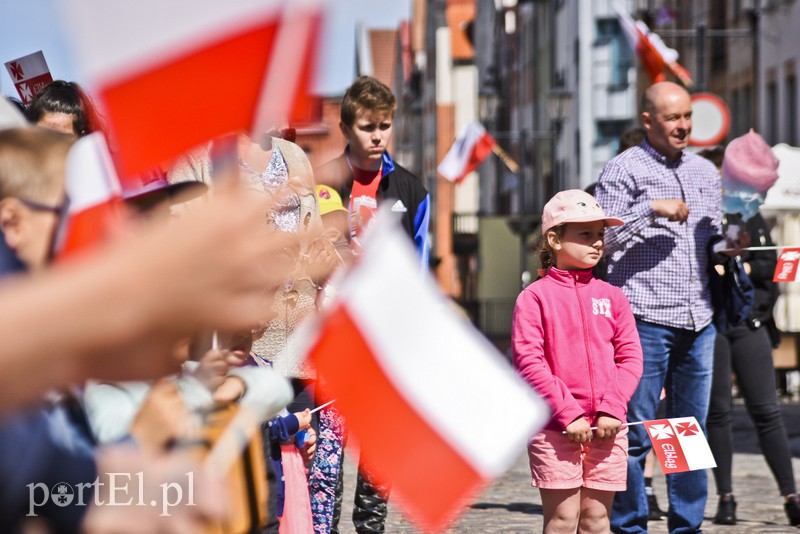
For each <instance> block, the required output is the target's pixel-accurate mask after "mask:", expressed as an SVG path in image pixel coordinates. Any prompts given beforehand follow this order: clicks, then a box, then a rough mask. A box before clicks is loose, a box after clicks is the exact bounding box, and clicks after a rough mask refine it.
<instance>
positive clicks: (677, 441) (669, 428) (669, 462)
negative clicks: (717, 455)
mask: <svg viewBox="0 0 800 534" xmlns="http://www.w3.org/2000/svg"><path fill="white" fill-rule="evenodd" d="M643 424H644V426H645V428H647V434H648V435H649V436H650V442H651V443H652V444H653V450H654V451H655V453H656V457H657V458H658V461H659V463H660V465H661V470H662V471H663V472H664V474H665V475H669V474H672V473H683V472H684V471H696V470H698V469H709V468H712V467H717V463H716V462H715V461H714V455H713V454H712V453H711V448H710V447H709V446H708V441H706V436H705V435H704V434H703V430H702V429H701V428H700V425H699V424H698V423H697V419H695V418H694V417H676V418H673V419H656V420H655V421H645V422H644V423H643Z"/></svg>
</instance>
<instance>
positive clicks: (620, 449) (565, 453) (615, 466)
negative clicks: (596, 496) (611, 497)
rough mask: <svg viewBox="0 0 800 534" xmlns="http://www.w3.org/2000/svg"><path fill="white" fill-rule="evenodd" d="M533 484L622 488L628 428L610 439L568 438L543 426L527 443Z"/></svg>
mask: <svg viewBox="0 0 800 534" xmlns="http://www.w3.org/2000/svg"><path fill="white" fill-rule="evenodd" d="M528 458H529V459H530V464H531V477H532V482H531V484H532V485H533V486H536V487H539V488H544V489H572V488H580V487H585V488H590V489H596V490H602V491H624V490H625V487H626V481H627V476H628V428H627V427H623V428H621V429H620V431H619V433H618V434H617V435H616V436H615V437H614V439H593V440H592V441H590V442H588V443H576V442H574V441H570V439H569V438H568V437H567V435H566V434H562V433H561V432H559V431H556V430H543V431H542V432H540V433H539V434H536V435H535V436H534V437H533V438H531V441H530V443H529V444H528Z"/></svg>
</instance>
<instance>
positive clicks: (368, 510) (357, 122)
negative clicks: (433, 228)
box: [312, 76, 430, 534]
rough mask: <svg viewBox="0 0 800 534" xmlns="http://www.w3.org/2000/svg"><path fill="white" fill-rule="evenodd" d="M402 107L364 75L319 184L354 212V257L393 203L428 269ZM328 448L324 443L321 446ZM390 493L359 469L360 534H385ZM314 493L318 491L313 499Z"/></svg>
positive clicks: (423, 204) (420, 198) (421, 197)
mask: <svg viewBox="0 0 800 534" xmlns="http://www.w3.org/2000/svg"><path fill="white" fill-rule="evenodd" d="M396 107H397V102H396V100H395V98H394V95H392V92H391V90H390V89H389V88H388V87H387V86H386V85H384V84H383V83H381V82H380V81H378V80H376V79H375V78H371V77H369V76H361V77H359V78H358V79H357V80H356V81H355V82H354V83H353V84H352V85H351V86H350V87H349V88H348V89H347V91H346V92H345V95H344V99H343V100H342V109H341V122H340V123H339V129H340V130H341V132H342V135H344V137H345V139H346V140H347V147H346V148H345V150H344V153H343V154H342V155H340V156H339V157H337V158H335V159H333V160H331V161H329V162H327V163H326V164H324V165H323V166H322V167H320V168H319V169H317V170H316V172H315V177H316V180H317V183H318V184H322V185H326V186H330V187H332V188H333V189H335V190H336V191H337V192H338V193H339V195H340V196H341V198H342V202H343V205H344V206H345V207H346V208H347V210H348V212H349V217H348V219H349V232H350V246H351V249H352V253H353V254H354V255H358V254H360V253H361V252H362V247H363V241H362V236H363V234H364V232H365V231H366V229H367V228H368V227H369V225H370V222H371V221H372V219H373V218H374V216H375V214H376V212H377V210H378V206H379V205H381V204H384V203H389V205H390V206H391V210H392V211H393V212H397V213H400V214H401V221H402V225H403V228H404V229H405V230H406V232H407V233H408V235H409V237H410V238H411V239H412V240H413V241H414V245H415V247H416V250H417V252H418V255H419V260H420V269H421V270H426V269H427V268H428V251H429V246H428V224H429V221H430V197H429V195H428V192H427V191H426V190H425V187H424V186H423V185H422V182H421V181H420V180H419V178H417V177H416V176H414V175H413V174H412V173H411V172H409V171H408V170H406V169H404V168H403V167H401V166H400V165H398V164H397V163H395V162H394V161H393V160H392V157H391V156H390V155H389V152H388V151H387V148H388V146H389V141H390V140H391V138H392V120H393V119H394V111H395V109H396ZM321 430H322V429H321ZM320 434H321V435H322V431H320ZM323 447H324V444H322V443H320V448H323ZM339 477H341V471H340V472H339ZM340 487H341V484H339V487H337V495H336V503H337V510H336V511H335V512H334V519H333V524H332V528H331V532H338V530H337V526H336V524H337V523H338V515H339V514H338V511H339V506H340V504H341V489H340ZM388 490H389V488H388V487H380V488H376V487H375V486H374V485H373V483H372V482H371V481H370V480H369V475H368V474H367V473H365V472H364V469H363V466H359V476H358V482H357V485H356V495H355V506H354V508H353V524H354V525H355V528H356V532H358V533H359V534H364V533H382V532H383V531H384V523H385V519H386V513H387V509H386V500H385V498H386V497H387V496H388ZM313 494H314V492H313V491H312V497H313ZM316 520H317V518H315V521H316Z"/></svg>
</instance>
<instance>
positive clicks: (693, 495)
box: [596, 82, 722, 533]
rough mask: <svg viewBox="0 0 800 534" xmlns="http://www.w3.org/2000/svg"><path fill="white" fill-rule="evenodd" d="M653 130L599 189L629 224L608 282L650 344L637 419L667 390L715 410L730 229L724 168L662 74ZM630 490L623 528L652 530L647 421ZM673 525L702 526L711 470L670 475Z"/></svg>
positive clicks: (614, 235)
mask: <svg viewBox="0 0 800 534" xmlns="http://www.w3.org/2000/svg"><path fill="white" fill-rule="evenodd" d="M642 123H643V125H644V128H645V130H646V132H647V133H646V137H645V139H644V141H642V143H641V144H640V145H639V146H636V147H633V148H631V149H629V150H627V151H625V152H623V153H622V154H620V155H618V156H617V157H615V158H614V159H612V160H611V161H609V162H608V163H607V164H606V166H605V168H604V169H603V172H602V173H601V175H600V179H599V182H598V185H597V191H596V197H597V200H598V202H599V203H600V205H601V206H602V207H603V210H604V211H605V213H607V214H608V215H609V216H610V217H619V218H621V219H623V220H624V221H625V225H624V226H619V227H616V228H608V229H606V243H605V246H606V254H607V257H608V259H609V263H608V281H609V282H610V283H612V284H614V285H616V286H619V287H620V288H622V290H623V291H624V292H625V294H626V295H627V297H628V299H629V300H630V302H631V308H632V309H633V313H634V315H635V316H636V326H637V329H638V331H639V338H640V340H641V342H642V350H643V352H644V373H643V375H642V379H641V381H640V382H639V386H638V388H637V390H636V393H634V395H633V398H632V399H631V401H630V404H629V407H628V420H629V421H631V422H633V421H643V420H650V419H655V416H656V408H657V406H658V402H659V394H660V392H661V388H662V387H664V388H666V392H667V397H666V399H665V402H666V404H667V417H688V416H694V417H696V418H697V420H698V421H699V422H700V423H701V424H702V425H704V424H705V419H706V414H707V412H708V400H709V393H710V388H711V373H712V368H713V365H712V363H713V355H714V339H715V337H716V330H715V329H714V326H713V325H712V324H711V319H712V315H713V310H712V307H711V294H710V291H709V287H708V262H709V254H710V252H709V241H710V240H711V238H712V236H714V235H715V234H719V233H720V231H721V218H722V206H721V204H722V199H721V186H720V179H719V174H718V173H717V169H716V168H715V167H714V166H713V165H712V164H711V163H710V162H709V161H707V160H705V159H703V158H701V157H699V156H695V155H694V154H691V153H688V152H686V151H685V148H686V146H687V145H688V141H689V134H690V132H691V129H692V104H691V100H690V98H689V94H688V93H687V92H686V90H685V89H683V87H681V86H679V85H677V84H674V83H671V82H660V83H657V84H654V85H652V86H651V87H650V88H648V89H647V90H646V92H645V94H644V95H643V98H642ZM628 439H629V449H628V450H629V457H628V489H627V490H626V491H625V492H620V493H618V494H617V495H616V498H615V499H614V505H613V511H612V517H611V525H612V530H613V531H614V532H624V533H628V532H647V517H648V513H647V498H646V495H645V486H644V460H645V456H646V455H647V452H648V450H649V449H650V446H651V445H650V440H649V439H648V437H647V431H646V430H645V428H644V426H632V427H629V434H628ZM668 483H669V491H668V494H669V500H670V508H669V515H668V519H667V521H668V527H669V530H670V532H673V533H677V532H697V531H699V530H700V525H701V523H702V521H703V511H704V509H705V502H706V493H707V490H706V487H707V486H706V472H705V471H702V470H701V471H690V472H687V473H680V474H674V475H672V476H671V477H670V479H669V480H668Z"/></svg>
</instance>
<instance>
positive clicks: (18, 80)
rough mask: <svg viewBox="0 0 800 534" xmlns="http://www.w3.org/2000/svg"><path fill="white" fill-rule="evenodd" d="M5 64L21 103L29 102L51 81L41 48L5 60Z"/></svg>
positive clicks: (51, 77)
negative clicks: (31, 52)
mask: <svg viewBox="0 0 800 534" xmlns="http://www.w3.org/2000/svg"><path fill="white" fill-rule="evenodd" d="M5 65H6V70H8V75H9V76H11V80H12V81H13V82H14V87H16V88H17V93H19V98H20V100H22V103H23V104H26V105H27V104H30V103H31V101H32V100H33V97H35V96H36V95H37V94H39V91H41V90H42V89H44V87H45V86H46V85H47V84H49V83H50V82H52V81H53V76H52V75H51V74H50V68H49V67H48V66H47V61H45V59H44V54H43V53H42V51H41V50H39V51H38V52H34V53H33V54H28V55H27V56H22V57H20V58H17V59H13V60H11V61H7V62H6V64H5Z"/></svg>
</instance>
